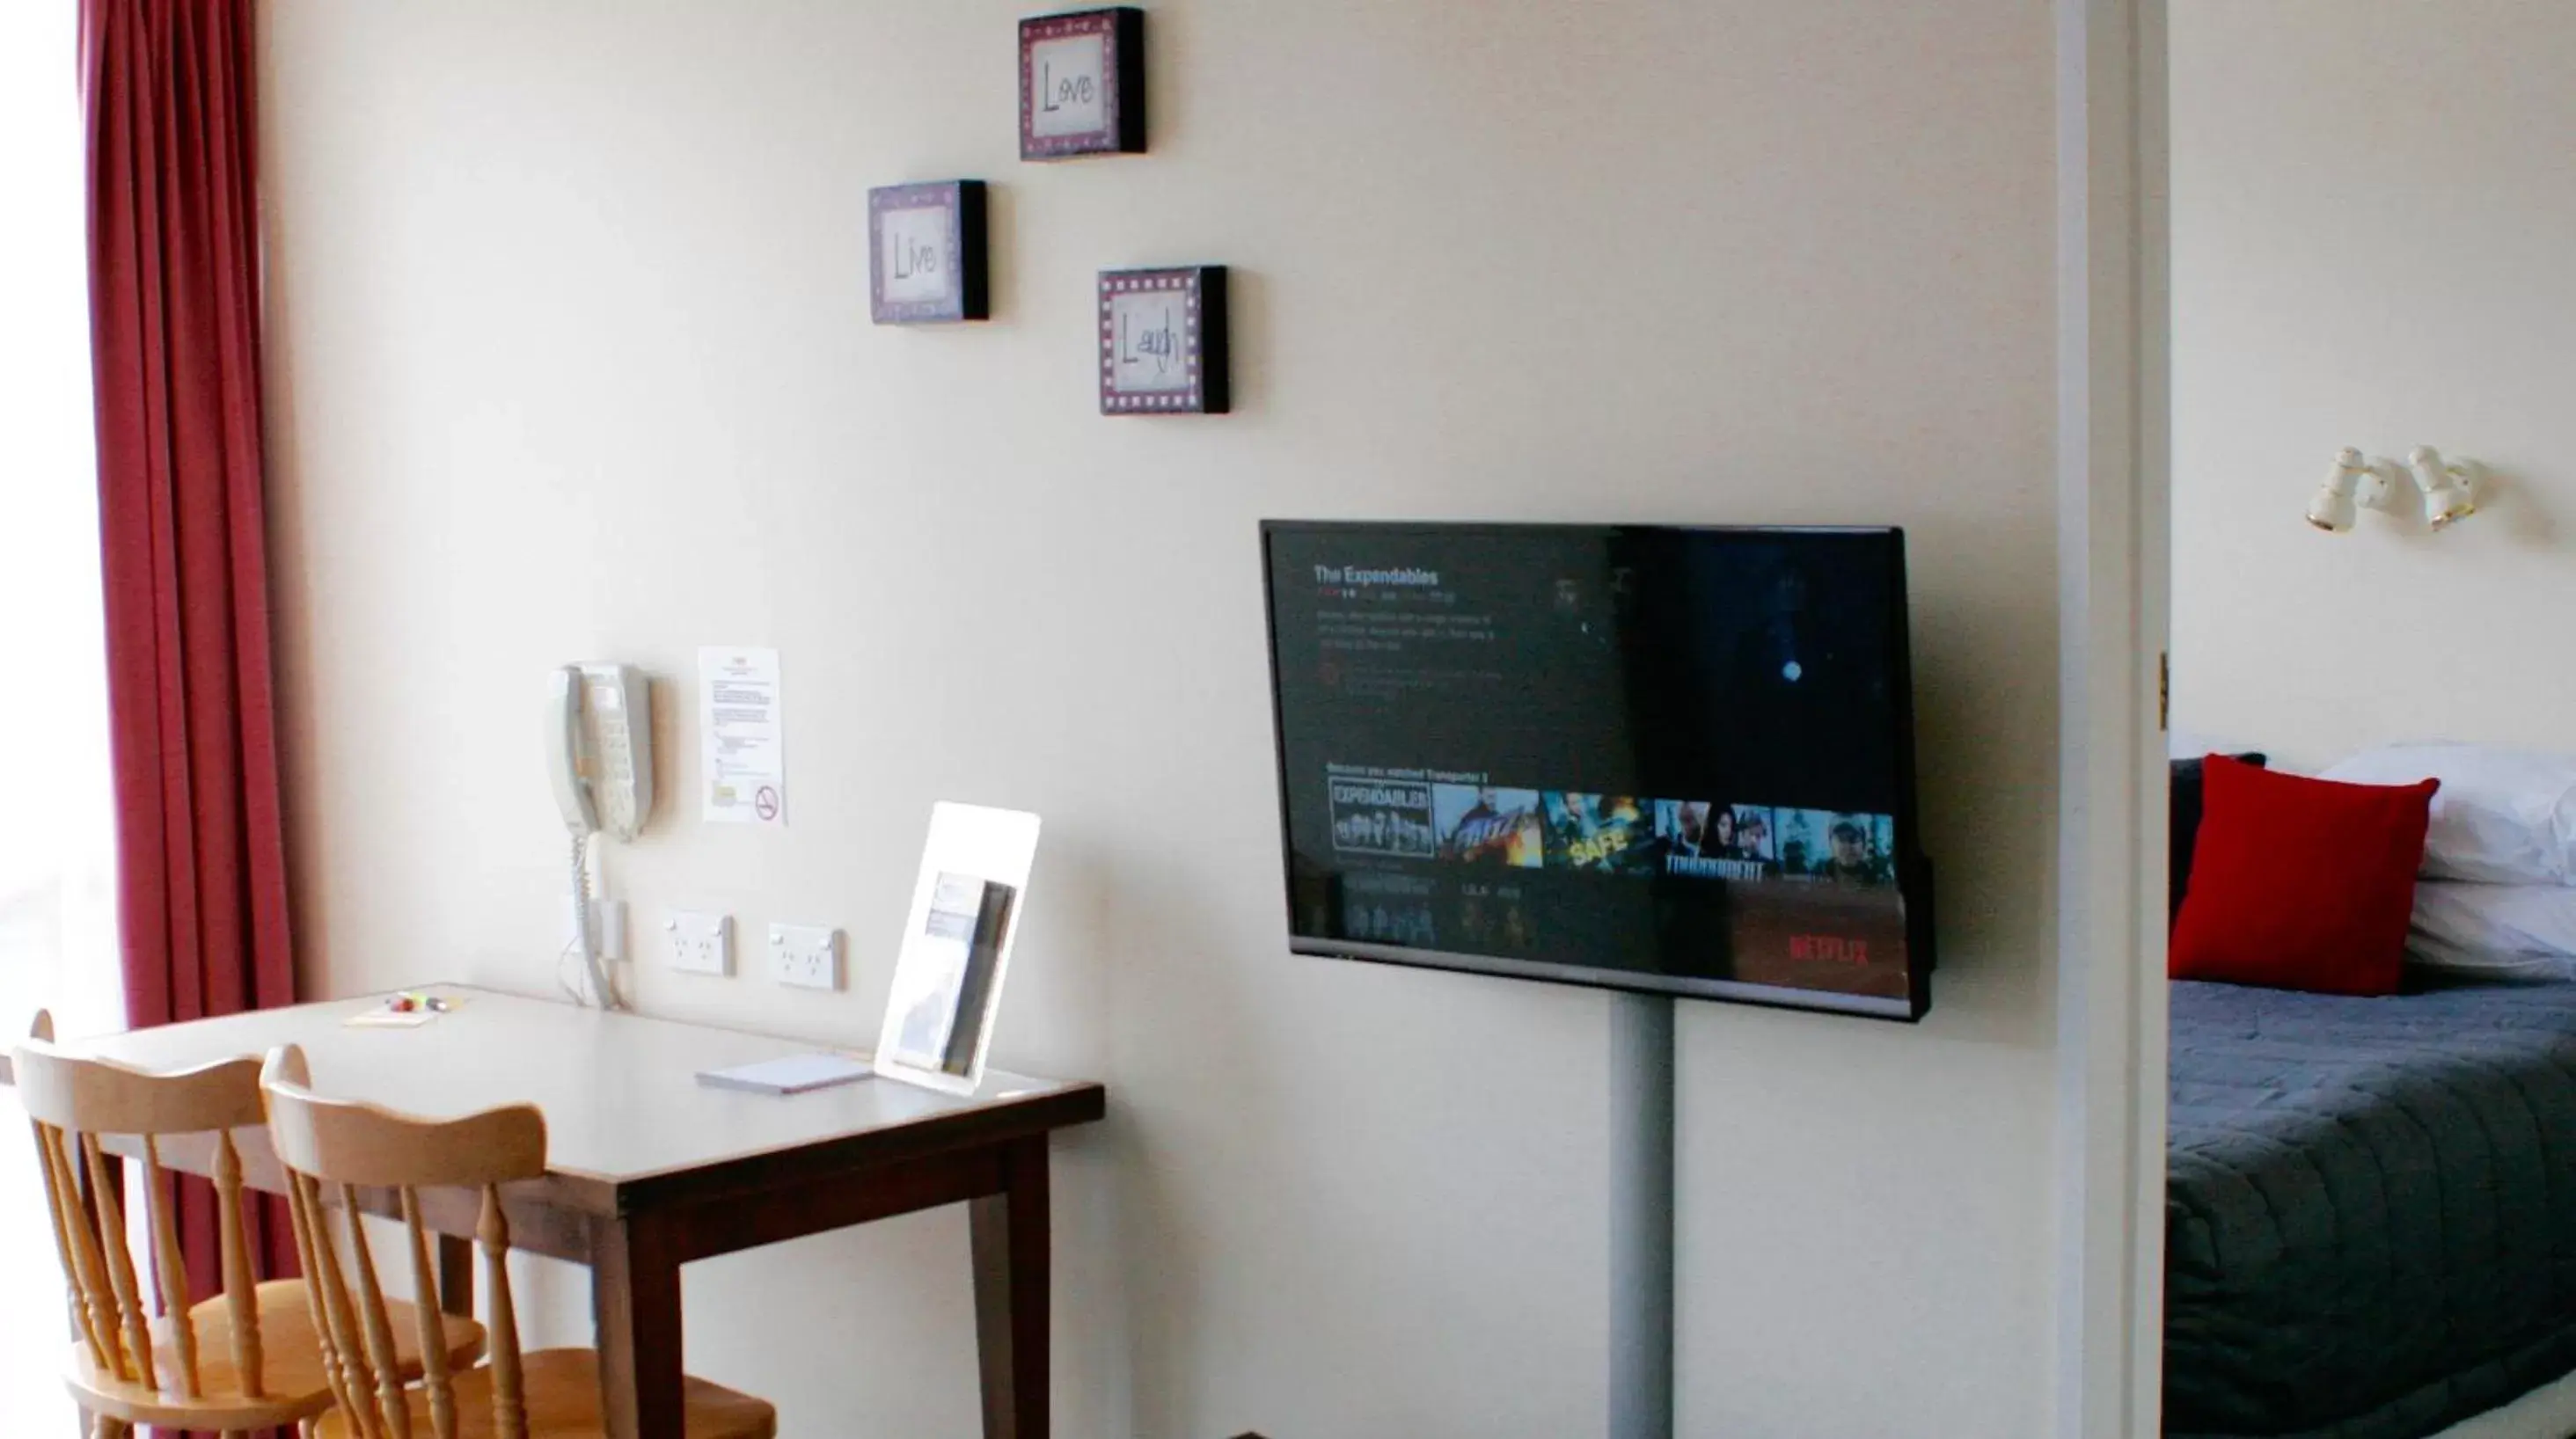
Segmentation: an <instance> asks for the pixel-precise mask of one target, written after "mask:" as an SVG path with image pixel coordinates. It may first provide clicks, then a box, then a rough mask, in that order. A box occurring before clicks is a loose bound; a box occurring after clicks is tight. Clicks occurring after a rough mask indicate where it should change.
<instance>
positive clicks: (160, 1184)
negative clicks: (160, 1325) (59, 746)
mask: <svg viewBox="0 0 2576 1439" xmlns="http://www.w3.org/2000/svg"><path fill="white" fill-rule="evenodd" d="M143 1186H144V1187H143V1204H144V1207H145V1208H146V1209H147V1210H149V1211H150V1212H151V1224H152V1260H153V1265H152V1281H153V1282H154V1283H155V1284H158V1285H160V1286H161V1303H162V1306H163V1307H164V1308H165V1309H168V1310H169V1311H170V1313H171V1321H170V1348H171V1350H172V1352H173V1354H174V1355H175V1356H176V1357H177V1359H178V1361H179V1392H180V1393H181V1394H183V1395H186V1396H187V1397H188V1398H190V1399H195V1398H198V1397H200V1396H201V1395H203V1394H204V1393H205V1392H206V1391H205V1384H204V1383H203V1381H202V1379H201V1378H200V1376H199V1374H198V1372H197V1324H196V1320H195V1319H194V1317H192V1316H191V1315H190V1314H189V1312H188V1297H189V1292H190V1291H189V1289H188V1258H187V1256H186V1255H184V1254H182V1253H180V1252H179V1221H178V1217H177V1216H176V1215H174V1214H172V1213H171V1204H172V1201H171V1198H170V1175H169V1172H168V1171H167V1170H164V1169H163V1168H162V1167H161V1144H160V1141H158V1140H156V1139H154V1138H153V1137H152V1136H150V1135H148V1134H147V1135H145V1136H144V1137H143Z"/></svg>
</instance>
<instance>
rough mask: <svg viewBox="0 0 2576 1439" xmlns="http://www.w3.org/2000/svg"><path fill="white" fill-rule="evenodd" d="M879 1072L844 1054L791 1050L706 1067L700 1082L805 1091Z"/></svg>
mask: <svg viewBox="0 0 2576 1439" xmlns="http://www.w3.org/2000/svg"><path fill="white" fill-rule="evenodd" d="M874 1073H876V1071H875V1070H874V1069H872V1068H870V1067H869V1066H868V1065H867V1063H866V1062H864V1061H862V1060H856V1059H852V1058H850V1057H849V1056H848V1055H844V1054H791V1055H788V1056H787V1057H785V1058H784V1059H764V1060H762V1061H760V1062H759V1063H758V1064H737V1065H735V1066H734V1067H733V1068H731V1069H702V1070H699V1071H698V1083H700V1084H711V1085H714V1086H715V1087H716V1088H718V1089H748V1090H750V1091H751V1092H753V1093H754V1094H803V1093H804V1092H805V1091H807V1090H809V1089H829V1088H831V1087H832V1086H833V1085H835V1084H848V1083H850V1082H851V1081H852V1080H858V1079H865V1078H867V1077H868V1076H869V1075H871V1074H874Z"/></svg>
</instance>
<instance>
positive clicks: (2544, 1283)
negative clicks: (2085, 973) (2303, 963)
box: [2164, 982, 2576, 1439]
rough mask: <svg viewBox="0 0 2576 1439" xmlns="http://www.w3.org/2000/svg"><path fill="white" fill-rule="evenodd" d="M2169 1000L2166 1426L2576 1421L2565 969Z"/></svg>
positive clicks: (2571, 1069) (2501, 1437)
mask: <svg viewBox="0 0 2576 1439" xmlns="http://www.w3.org/2000/svg"><path fill="white" fill-rule="evenodd" d="M2171 1003H2172V1019H2173V1024H2172V1065H2171V1084H2172V1089H2171V1098H2172V1107H2171V1117H2170V1130H2169V1151H2168V1171H2167V1191H2166V1201H2165V1203H2166V1211H2165V1228H2166V1249H2167V1253H2166V1295H2165V1387H2164V1393H2165V1405H2164V1408H2165V1433H2166V1434H2167V1435H2168V1436H2171V1439H2255V1436H2263V1439H2423V1436H2430V1435H2441V1434H2445V1433H2446V1431H2448V1432H2452V1433H2456V1434H2458V1435H2460V1436H2463V1439H2465V1436H2470V1435H2476V1436H2480V1439H2540V1436H2549V1439H2565V1436H2567V1435H2569V1434H2570V1433H2571V1431H2576V1405H2571V1402H2570V1401H2571V1400H2576V1384H2571V1383H2569V1382H2565V1381H2563V1380H2562V1376H2566V1375H2568V1374H2569V1372H2570V1371H2571V1370H2576V983H2571V982H2550V983H2522V984H2512V983H2483V984H2470V983H2460V984H2450V985H2439V984H2436V985H2434V986H2432V987H2425V988H2418V989H2416V990H2415V991H2414V992H2410V993H2406V994H2402V995H2398V996H2395V997H2391V998H2382V999H2347V998H2338V997H2333V996H2327V995H2315V994H2301V993H2292V992H2288V991H2282V990H2270V989H2257V988H2250V987H2244V986H2236V985H2224V984H2195V983H2176V984H2175V985H2173V987H2172V999H2171ZM2455 1426H2457V1427H2456V1428H2455Z"/></svg>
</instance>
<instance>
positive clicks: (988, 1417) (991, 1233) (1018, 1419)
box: [967, 1134, 1048, 1439]
mask: <svg viewBox="0 0 2576 1439" xmlns="http://www.w3.org/2000/svg"><path fill="white" fill-rule="evenodd" d="M1002 1171H1003V1175H1004V1187H1003V1190H1002V1192H1001V1193H999V1194H992V1195H986V1196H985V1197H983V1198H981V1199H976V1200H971V1201H969V1202H968V1204H967V1225H968V1230H967V1233H968V1239H969V1242H970V1244H971V1245H972V1248H973V1251H974V1260H975V1355H976V1360H977V1362H978V1366H979V1367H980V1368H981V1370H982V1373H983V1380H984V1439H1046V1434H1047V1307H1048V1281H1047V1139H1046V1136H1045V1135H1043V1134H1038V1135H1032V1136H1030V1137H1029V1138H1026V1139H1021V1140H1015V1141H1013V1143H1012V1144H1011V1147H1010V1149H1009V1151H1008V1152H1007V1153H1006V1154H1005V1155H1004V1156H1003V1160H1002Z"/></svg>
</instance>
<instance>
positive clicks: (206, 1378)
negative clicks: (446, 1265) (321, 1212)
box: [11, 1013, 483, 1439]
mask: <svg viewBox="0 0 2576 1439" xmlns="http://www.w3.org/2000/svg"><path fill="white" fill-rule="evenodd" d="M53 1037H54V1025H53V1017H52V1016H51V1015H48V1014H43V1013H39V1014H38V1015H37V1016H36V1026H35V1033H34V1037H33V1038H32V1039H31V1040H29V1041H28V1042H27V1043H25V1044H22V1045H20V1046H19V1047H18V1048H17V1050H16V1051H15V1052H14V1053H13V1054H12V1055H11V1062H12V1064H13V1065H14V1067H15V1069H16V1074H17V1084H18V1097H19V1099H20V1101H21V1102H22V1103H24V1104H25V1106H26V1109H27V1116H28V1118H29V1120H30V1121H31V1122H32V1124H31V1127H32V1128H33V1129H34V1130H35V1135H36V1162H37V1168H38V1169H39V1171H41V1172H42V1173H43V1175H44V1180H45V1199H46V1203H47V1205H48V1207H49V1209H50V1212H51V1214H52V1218H53V1227H54V1251H55V1254H56V1256H57V1257H59V1258H60V1259H61V1260H62V1266H63V1283H64V1288H65V1291H66V1294H67V1296H68V1299H69V1303H70V1306H71V1321H72V1326H71V1327H72V1333H73V1335H74V1336H75V1340H74V1342H73V1345H72V1353H71V1363H70V1366H69V1371H68V1382H69V1384H70V1387H71V1392H72V1398H73V1400H74V1402H76V1403H78V1404H79V1405H80V1407H81V1408H82V1410H83V1411H85V1412H86V1413H87V1414H89V1415H90V1416H91V1433H92V1435H93V1436H94V1439H121V1436H123V1435H124V1434H126V1433H127V1432H129V1430H130V1429H131V1428H132V1426H134V1425H137V1424H156V1425H162V1426H165V1427H168V1428H172V1429H191V1430H213V1431H216V1432H218V1433H224V1434H246V1433H250V1432H252V1431H256V1430H263V1429H270V1428H275V1427H278V1426H281V1425H301V1424H305V1423H307V1422H309V1421H311V1420H314V1419H316V1418H318V1417H320V1416H321V1415H322V1414H324V1413H325V1412H327V1411H328V1410H329V1409H330V1408H331V1405H332V1402H333V1391H332V1388H331V1385H330V1384H329V1383H328V1382H327V1380H326V1378H325V1375H324V1372H323V1353H322V1347H321V1344H320V1342H319V1339H318V1334H319V1326H317V1325H316V1324H315V1323H314V1319H313V1315H314V1311H313V1310H312V1309H311V1308H310V1307H309V1304H308V1298H307V1291H306V1288H305V1286H304V1285H303V1284H302V1283H301V1282H299V1281H296V1280H291V1279H289V1280H273V1281H270V1282H268V1283H265V1284H261V1283H257V1282H255V1281H254V1280H253V1278H252V1275H251V1260H250V1252H251V1251H250V1240H249V1234H248V1231H247V1230H246V1229H245V1228H244V1227H243V1212H242V1177H241V1157H240V1154H239V1152H238V1151H237V1150H235V1149H234V1147H233V1138H232V1131H233V1130H236V1129H245V1128H256V1127H258V1126H259V1124H260V1123H261V1122H262V1119H263V1115H262V1113H261V1109H260V1091H259V1061H257V1060H255V1059H238V1060H234V1061H232V1062H230V1063H227V1064H217V1065H211V1066H208V1067H206V1068H203V1069H193V1070H189V1071H187V1072H185V1073H180V1074H146V1073H143V1072H141V1071H138V1070H132V1069H127V1068H125V1067H124V1066H122V1065H116V1064H110V1063H106V1062H104V1061H101V1060H94V1059H79V1058H75V1057H73V1056H71V1055H67V1054H64V1053H62V1052H61V1051H59V1050H57V1049H55V1048H54V1047H53ZM208 1131H212V1132H213V1133H214V1135H215V1145H216V1149H215V1199H216V1205H217V1210H218V1218H219V1225H218V1227H219V1229H220V1231H221V1235H222V1244H223V1248H222V1269H223V1286H222V1287H223V1292H222V1293H221V1294H220V1295H217V1296H215V1297H213V1298H209V1299H207V1300H205V1301H204V1302H202V1303H196V1304H191V1303H190V1302H189V1299H190V1295H191V1293H192V1291H191V1290H190V1289H189V1287H188V1269H187V1264H186V1262H185V1261H184V1259H183V1258H182V1257H181V1254H180V1251H179V1234H178V1224H177V1219H176V1216H175V1215H173V1213H172V1212H171V1197H170V1178H169V1175H168V1173H167V1172H166V1171H164V1170H163V1169H162V1168H161V1154H160V1141H161V1140H162V1139H163V1138H166V1137H168V1136H170V1135H177V1134H200V1133H205V1132H208ZM111 1134H113V1135H131V1136H138V1137H140V1138H141V1139H142V1141H143V1180H144V1191H143V1194H144V1202H145V1204H146V1206H147V1207H148V1208H149V1209H150V1211H151V1214H150V1225H149V1229H150V1240H149V1244H150V1249H151V1277H152V1278H153V1279H154V1280H156V1281H157V1283H158V1287H159V1289H160V1294H161V1308H162V1314H161V1316H160V1317H159V1318H158V1319H155V1318H153V1317H152V1315H151V1314H150V1313H149V1311H148V1310H147V1308H146V1300H147V1298H148V1297H149V1295H148V1293H147V1291H146V1290H145V1289H144V1288H143V1286H142V1283H141V1281H140V1279H139V1278H138V1276H137V1274H136V1272H135V1266H134V1258H133V1255H132V1253H131V1252H130V1251H129V1248H128V1245H127V1241H126V1229H125V1215H124V1211H123V1205H122V1199H121V1189H122V1185H121V1182H120V1181H121V1179H122V1177H123V1171H122V1169H121V1166H122V1165H123V1163H124V1161H123V1160H121V1159H111V1158H110V1157H108V1155H107V1153H106V1152H105V1150H104V1149H103V1148H102V1147H101V1146H100V1142H99V1141H100V1136H102V1135H111ZM404 1307H405V1308H406V1309H408V1308H409V1306H404ZM434 1314H435V1311H434V1310H425V1311H422V1314H421V1316H420V1320H421V1326H422V1327H419V1328H418V1329H416V1331H415V1332H416V1334H417V1335H419V1336H425V1342H426V1343H428V1344H429V1346H430V1347H431V1348H432V1349H433V1350H435V1351H436V1353H437V1354H438V1357H439V1359H440V1360H441V1362H442V1363H444V1362H447V1361H449V1360H453V1361H455V1362H458V1363H472V1362H473V1360H474V1358H475V1356H477V1355H479V1354H481V1353H482V1352H483V1330H482V1326H480V1325H478V1324H475V1323H474V1322H473V1321H471V1320H467V1319H454V1318H444V1317H442V1318H440V1319H439V1320H438V1321H437V1322H436V1323H432V1322H430V1316H431V1315H434ZM405 1317H406V1318H410V1317H412V1316H410V1315H406V1316H405ZM422 1342H424V1340H423V1339H421V1338H415V1339H414V1340H413V1341H412V1342H410V1343H408V1344H406V1345H405V1346H404V1347H403V1348H401V1349H400V1350H399V1351H397V1352H396V1354H395V1356H394V1368H395V1370H396V1372H399V1373H403V1374H406V1375H410V1376H413V1377H417V1376H418V1375H419V1374H420V1373H421V1372H422V1367H423V1366H422V1364H421V1359H420V1353H421V1344H422Z"/></svg>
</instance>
